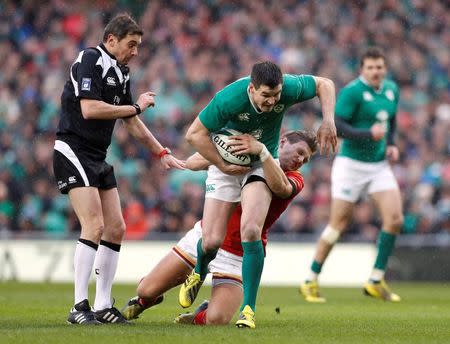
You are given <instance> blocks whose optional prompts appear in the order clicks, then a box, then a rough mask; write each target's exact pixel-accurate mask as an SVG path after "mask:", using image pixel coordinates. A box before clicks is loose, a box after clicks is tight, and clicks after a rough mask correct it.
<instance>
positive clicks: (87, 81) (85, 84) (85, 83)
mask: <svg viewBox="0 0 450 344" xmlns="http://www.w3.org/2000/svg"><path fill="white" fill-rule="evenodd" d="M81 90H82V91H90V90H91V78H82V79H81Z"/></svg>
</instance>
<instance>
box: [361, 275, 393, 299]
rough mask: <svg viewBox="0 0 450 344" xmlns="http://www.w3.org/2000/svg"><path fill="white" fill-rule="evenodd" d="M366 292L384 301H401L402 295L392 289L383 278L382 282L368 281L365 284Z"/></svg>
mask: <svg viewBox="0 0 450 344" xmlns="http://www.w3.org/2000/svg"><path fill="white" fill-rule="evenodd" d="M364 294H365V295H367V296H371V297H374V298H377V299H381V300H384V301H391V302H400V301H401V298H400V296H398V295H397V294H395V293H393V292H392V291H391V289H390V288H389V287H388V285H387V284H386V282H385V280H384V279H382V280H381V281H380V282H372V281H368V282H366V283H365V284H364Z"/></svg>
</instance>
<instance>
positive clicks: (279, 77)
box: [179, 62, 337, 328]
mask: <svg viewBox="0 0 450 344" xmlns="http://www.w3.org/2000/svg"><path fill="white" fill-rule="evenodd" d="M315 96H318V97H319V99H320V101H321V105H322V113H323V121H322V124H321V126H320V128H319V130H318V132H317V139H318V142H319V146H320V151H321V153H325V154H328V153H329V152H331V151H333V152H334V150H335V147H336V144H337V136H336V127H335V124H334V106H335V88H334V84H333V82H332V81H331V80H329V79H326V78H321V77H316V76H310V75H288V74H284V75H283V74H282V73H281V70H280V68H279V67H278V66H277V65H276V64H274V63H272V62H261V63H257V64H255V65H254V66H253V68H252V72H251V75H250V76H249V77H244V78H242V79H239V80H237V81H235V82H233V83H232V84H230V85H228V86H226V87H225V88H224V89H222V90H221V91H219V92H218V93H217V94H216V95H215V96H214V98H213V99H212V100H211V102H210V103H209V104H208V105H207V106H206V107H205V108H204V109H203V110H202V111H201V112H200V114H199V115H198V117H197V118H196V119H195V121H194V122H193V123H192V125H191V126H190V128H189V129H188V132H187V134H186V139H187V140H188V142H189V143H191V144H192V145H193V146H194V147H195V149H196V150H197V151H198V152H199V153H200V154H201V155H202V156H204V157H205V158H206V159H207V160H209V161H210V162H211V163H212V166H210V168H209V169H208V178H207V180H206V190H207V191H206V195H205V206H204V211H203V221H202V239H201V240H199V242H198V245H197V251H198V252H197V257H198V258H197V264H196V266H195V269H194V270H193V272H192V274H191V275H189V276H188V278H187V280H186V282H185V283H184V284H183V285H182V287H181V289H180V294H179V302H180V305H181V306H182V307H189V306H190V305H191V304H192V302H193V301H194V300H195V298H196V296H197V293H198V290H199V289H200V287H201V285H202V283H203V281H204V279H205V277H206V274H207V267H208V264H209V262H210V261H211V260H212V259H214V257H215V255H216V253H217V250H218V248H219V247H220V245H221V244H222V241H223V239H224V237H225V234H226V224H227V222H228V219H229V217H230V214H231V213H232V211H233V209H234V207H235V206H236V204H237V203H238V202H239V201H240V202H241V206H242V216H241V238H242V247H243V251H244V255H243V263H242V280H243V288H244V300H243V304H242V307H241V315H240V318H239V320H238V322H237V323H236V325H237V326H238V327H249V328H254V327H255V323H254V311H255V303H256V294H257V291H258V286H259V282H260V279H261V273H262V269H263V264H264V249H263V245H262V242H261V231H262V228H263V224H264V221H265V218H266V215H267V211H268V208H269V205H270V202H271V199H272V192H271V191H270V190H269V188H268V187H267V185H266V183H265V180H264V173H263V171H262V167H261V163H260V162H258V161H256V162H255V163H254V164H253V165H252V166H251V167H243V166H237V165H231V164H228V163H225V161H224V160H223V159H222V158H221V156H220V155H219V153H218V152H217V150H216V148H215V146H214V144H213V143H212V141H211V138H210V133H211V132H214V131H217V130H219V129H221V128H224V127H226V128H231V129H235V130H237V131H240V132H242V133H245V134H250V135H252V136H254V137H255V138H256V139H257V140H258V141H260V142H262V143H263V144H264V145H265V147H264V149H263V150H262V152H261V154H260V155H259V160H261V161H264V160H265V159H267V158H268V157H269V156H270V155H272V156H273V157H274V158H278V142H279V139H280V129H281V122H282V119H283V115H284V113H285V112H286V110H287V109H288V108H289V107H290V106H292V105H294V104H296V103H300V102H303V101H306V100H308V99H311V98H314V97H315ZM231 138H232V141H231V145H232V146H233V147H234V148H233V149H234V152H235V153H237V154H243V153H248V152H247V151H246V150H245V144H244V140H245V136H233V137H231Z"/></svg>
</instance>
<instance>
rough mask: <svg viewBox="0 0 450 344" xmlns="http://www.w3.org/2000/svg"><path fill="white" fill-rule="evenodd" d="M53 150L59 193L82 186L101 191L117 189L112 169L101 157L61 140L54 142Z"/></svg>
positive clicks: (65, 192) (54, 169)
mask: <svg viewBox="0 0 450 344" xmlns="http://www.w3.org/2000/svg"><path fill="white" fill-rule="evenodd" d="M54 149H55V150H54V153H53V171H54V174H55V179H56V181H57V183H58V189H59V191H61V193H63V194H67V193H68V192H69V190H71V189H73V188H77V187H84V186H92V187H95V188H98V189H103V190H107V189H112V188H115V187H117V182H116V177H115V176H114V168H113V167H112V166H111V165H109V164H107V163H106V162H105V159H104V157H103V156H99V155H98V154H95V153H94V152H92V151H89V150H86V149H85V148H83V149H81V148H80V147H78V146H77V145H76V144H74V143H70V145H69V144H68V143H66V142H64V141H61V140H56V141H55V147H54Z"/></svg>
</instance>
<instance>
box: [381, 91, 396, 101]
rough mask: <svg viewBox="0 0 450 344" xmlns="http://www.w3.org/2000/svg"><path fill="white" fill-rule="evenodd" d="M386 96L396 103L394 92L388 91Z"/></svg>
mask: <svg viewBox="0 0 450 344" xmlns="http://www.w3.org/2000/svg"><path fill="white" fill-rule="evenodd" d="M384 94H385V95H386V98H387V99H389V100H390V101H391V102H393V101H394V99H395V95H394V91H392V90H387V91H386V92H385V93H384Z"/></svg>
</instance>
